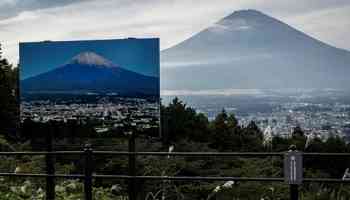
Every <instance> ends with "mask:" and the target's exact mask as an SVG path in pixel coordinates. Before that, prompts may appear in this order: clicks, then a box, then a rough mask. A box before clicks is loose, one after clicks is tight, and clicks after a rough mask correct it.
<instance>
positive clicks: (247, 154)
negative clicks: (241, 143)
mask: <svg viewBox="0 0 350 200" xmlns="http://www.w3.org/2000/svg"><path fill="white" fill-rule="evenodd" d="M93 154H96V155H138V156H183V157H188V156H190V157H195V156H198V157H207V156H215V157H229V156H243V157H266V156H283V155H284V153H282V152H128V151H94V152H93Z"/></svg>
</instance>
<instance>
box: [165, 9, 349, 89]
mask: <svg viewBox="0 0 350 200" xmlns="http://www.w3.org/2000/svg"><path fill="white" fill-rule="evenodd" d="M161 66H162V71H161V75H162V82H161V87H162V89H170V90H187V89H189V90H208V89H228V88H230V89H232V88H233V89H284V88H315V89H317V88H340V89H343V88H345V89H350V78H349V74H350V52H349V51H347V50H344V49H339V48H336V47H333V46H331V45H328V44H326V43H324V42H321V41H319V40H317V39H315V38H313V37H310V36H308V35H306V34H305V33H303V32H301V31H299V30H296V29H295V28H293V27H291V26H289V25H287V24H285V23H283V22H281V21H279V20H277V19H275V18H273V17H270V16H268V15H266V14H264V13H262V12H260V11H256V10H241V11H236V12H233V13H232V14H231V15H228V16H226V17H225V18H223V19H221V20H219V21H218V22H216V23H214V24H213V25H211V26H210V27H208V28H206V29H204V30H202V31H201V32H199V33H197V34H195V35H193V36H192V37H190V38H188V39H186V40H185V41H183V42H181V43H179V44H177V45H175V46H173V47H171V48H168V49H165V50H163V51H162V52H161Z"/></svg>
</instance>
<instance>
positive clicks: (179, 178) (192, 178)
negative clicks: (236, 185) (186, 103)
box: [0, 173, 350, 183]
mask: <svg viewBox="0 0 350 200" xmlns="http://www.w3.org/2000/svg"><path fill="white" fill-rule="evenodd" d="M1 176H7V177H33V178H45V177H54V178H68V179H69V178H78V179H83V178H84V177H85V176H84V175H83V174H31V173H0V177H1ZM92 178H97V179H143V180H174V181H230V180H231V181H255V182H283V181H284V178H280V177H276V178H266V177H210V176H209V177H207V176H128V175H93V176H92ZM303 182H327V183H350V179H339V178H338V179H336V178H304V179H303Z"/></svg>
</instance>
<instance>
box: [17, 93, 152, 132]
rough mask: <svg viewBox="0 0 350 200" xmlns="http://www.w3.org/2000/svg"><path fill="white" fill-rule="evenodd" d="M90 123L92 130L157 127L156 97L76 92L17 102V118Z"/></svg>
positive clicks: (106, 130)
mask: <svg viewBox="0 0 350 200" xmlns="http://www.w3.org/2000/svg"><path fill="white" fill-rule="evenodd" d="M26 119H31V120H32V121H35V122H43V123H45V122H48V121H58V122H69V121H75V122H77V123H79V124H86V123H92V124H93V125H94V129H95V131H96V133H100V134H104V133H106V132H109V131H112V130H115V129H123V130H125V129H126V127H127V126H131V127H135V128H137V129H142V130H144V129H150V128H158V127H159V101H158V100H150V99H148V98H136V97H135V98H131V97H118V96H115V95H107V96H104V95H103V96H101V95H97V94H89V95H82V96H80V95H77V96H75V97H74V98H72V97H66V96H63V97H62V98H37V99H35V98H27V99H25V100H23V101H22V102H21V121H22V122H23V121H24V120H26Z"/></svg>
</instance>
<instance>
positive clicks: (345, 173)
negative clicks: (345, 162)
mask: <svg viewBox="0 0 350 200" xmlns="http://www.w3.org/2000/svg"><path fill="white" fill-rule="evenodd" d="M349 178H350V173H349V168H346V170H345V172H344V175H343V178H342V179H343V181H344V180H347V179H349Z"/></svg>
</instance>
